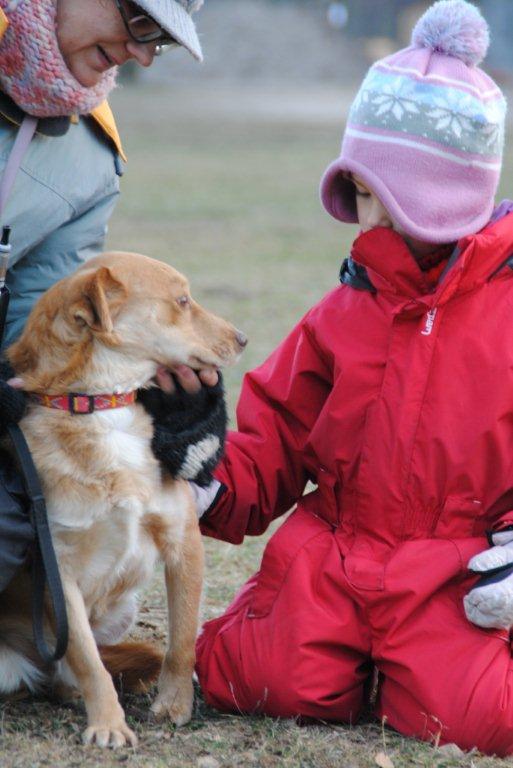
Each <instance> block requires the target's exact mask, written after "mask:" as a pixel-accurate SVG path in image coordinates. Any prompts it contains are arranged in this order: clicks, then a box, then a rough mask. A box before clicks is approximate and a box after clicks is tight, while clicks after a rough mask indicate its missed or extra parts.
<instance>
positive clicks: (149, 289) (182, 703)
mask: <svg viewBox="0 0 513 768" xmlns="http://www.w3.org/2000/svg"><path fill="white" fill-rule="evenodd" d="M245 343H246V340H245V338H244V336H243V335H242V334H240V333H239V332H238V331H237V330H236V329H235V328H234V327H233V326H231V325H229V324H228V323H226V322H225V321H224V320H221V319H219V318H217V317H214V316H213V315H211V314H209V313H207V312H206V311H205V310H203V309H202V308H201V307H199V306H198V304H196V303H195V302H194V301H193V300H192V299H191V297H190V293H189V287H188V284H187V281H186V280H185V278H184V277H182V275H180V274H179V273H178V272H176V271H175V270H174V269H172V268H171V267H168V266H166V265H164V264H162V263H160V262H157V261H154V260H153V259H149V258H147V257H145V256H139V255H136V254H130V253H111V254H105V255H103V256H100V257H98V258H96V259H93V260H92V261H89V262H88V263H87V264H86V265H84V266H83V267H82V268H81V269H79V270H78V272H76V273H75V274H74V275H72V276H71V277H69V278H66V279H64V280H61V281H60V282H59V283H57V284H56V285H55V286H54V287H53V288H52V289H51V290H50V291H48V292H47V293H46V294H45V295H44V296H43V297H42V298H41V299H40V301H39V302H38V304H37V305H36V307H35V308H34V310H33V311H32V313H31V315H30V318H29V320H28V322H27V326H26V329H25V331H24V333H23V336H22V337H21V339H20V340H19V341H18V342H17V343H16V344H14V345H13V347H11V349H10V350H9V358H10V360H11V362H12V364H13V366H14V368H15V370H16V373H17V374H18V375H19V376H22V377H23V379H24V382H25V388H26V390H27V391H28V392H34V393H44V394H47V395H60V394H62V393H69V392H80V393H87V394H89V395H95V394H105V393H124V392H131V391H133V390H137V389H138V388H140V387H141V386H144V385H145V384H147V383H148V382H149V381H150V380H151V379H152V377H154V376H155V373H156V371H157V368H158V366H159V365H164V366H166V367H169V368H171V367H173V366H176V365H177V364H180V363H181V364H186V365H190V366H191V367H193V368H200V367H205V366H215V367H219V366H223V365H227V364H229V363H232V362H233V361H234V360H235V359H236V358H237V356H238V355H239V354H240V352H241V350H242V348H243V346H244V345H245ZM21 426H22V429H23V431H24V433H25V436H26V438H27V441H28V443H29V445H30V448H31V451H32V454H33V457H34V461H35V464H36V467H37V469H38V472H39V475H40V479H41V482H42V484H43V489H44V493H45V497H46V501H47V507H48V516H49V520H50V525H51V529H52V534H53V540H54V545H55V549H56V554H57V559H58V562H59V569H60V573H61V577H62V582H63V587H64V592H65V598H66V605H67V612H68V621H69V630H70V639H69V646H68V650H67V653H66V655H65V658H64V661H63V662H61V663H60V664H59V665H57V668H56V669H55V670H51V671H49V670H45V669H41V668H40V667H39V666H38V661H37V655H36V653H35V651H34V648H33V645H32V639H31V638H32V629H31V622H30V618H29V613H28V604H29V594H28V592H29V588H28V581H27V576H26V574H20V576H19V577H17V578H16V579H15V581H14V582H13V583H12V584H11V585H10V587H9V588H8V590H7V591H6V592H5V593H3V594H2V595H0V691H3V692H4V693H5V692H9V691H13V690H16V689H17V688H19V687H20V686H22V685H25V686H26V687H28V688H29V689H36V688H38V687H40V686H41V685H42V684H45V683H46V684H48V683H49V682H50V677H52V676H53V678H54V679H53V681H52V682H53V683H54V684H55V683H57V684H60V685H61V686H67V687H69V686H75V687H78V689H79V691H80V693H81V694H82V696H83V698H84V701H85V706H86V710H87V720H88V726H87V730H86V731H85V733H84V741H85V742H86V743H92V742H95V743H97V744H99V745H100V746H107V745H111V746H121V745H123V744H125V743H126V742H129V743H130V744H132V745H133V744H135V743H136V736H135V734H134V733H133V732H132V731H131V730H130V728H128V726H127V724H126V722H125V715H124V712H123V709H122V708H121V706H120V704H119V701H118V697H117V695H116V691H115V688H114V685H113V681H112V678H111V676H110V674H109V673H108V672H107V670H106V669H105V667H104V665H103V663H102V660H101V657H100V653H99V651H98V647H97V645H98V644H106V645H112V644H113V643H116V642H117V640H118V639H119V638H120V637H121V636H122V635H123V634H124V633H125V632H126V631H127V629H128V628H129V627H130V626H131V625H132V623H133V621H134V618H135V615H136V610H137V592H138V590H140V588H141V587H142V586H143V585H144V584H146V583H147V581H148V580H149V578H150V577H151V576H152V574H153V570H154V566H155V563H156V561H157V560H158V559H159V558H161V559H162V560H163V562H164V564H165V574H166V587H167V595H168V610H169V646H168V649H167V652H166V655H165V658H164V661H163V664H162V669H161V671H160V676H159V683H158V696H157V699H156V701H155V702H154V704H153V707H152V709H153V711H154V712H155V713H156V714H157V715H160V716H169V717H170V718H171V720H172V721H173V722H174V723H176V724H177V725H181V724H183V723H186V722H187V721H188V720H189V719H190V717H191V711H192V703H193V688H192V672H193V667H194V660H195V653H194V644H195V638H196V633H197V626H198V610H199V600H200V592H201V584H202V568H203V550H202V542H201V537H200V533H199V528H198V524H197V520H196V514H195V510H194V505H193V502H192V498H191V496H190V491H189V487H188V484H187V483H185V482H183V481H172V480H170V479H169V478H165V477H163V476H162V472H161V468H160V466H159V464H158V462H157V460H156V459H155V458H154V456H153V454H152V451H151V447H150V443H151V438H152V433H153V429H152V420H151V417H150V416H149V415H148V414H147V413H146V412H145V410H144V409H143V407H142V406H141V405H138V404H137V403H135V404H133V405H130V406H128V407H122V408H117V409H113V410H106V411H98V412H95V413H92V414H87V415H73V414H71V413H67V412H63V411H60V410H53V409H51V408H47V407H44V405H41V404H39V403H32V404H31V405H30V406H29V409H28V412H27V415H26V416H25V417H24V418H23V421H22V424H21ZM49 631H50V630H49ZM106 655H107V656H109V653H108V650H107V653H106ZM110 655H111V657H112V658H114V659H115V657H116V653H115V652H114V653H113V652H111V653H110ZM118 655H119V654H118ZM135 655H137V653H136V654H135ZM153 661H154V660H153ZM117 662H119V659H117ZM125 662H126V659H125ZM114 666H116V662H115V663H114ZM127 666H128V670H127V671H130V670H129V664H128V665H127V664H126V663H125V664H124V667H125V668H127ZM117 667H118V668H123V663H121V664H119V663H117Z"/></svg>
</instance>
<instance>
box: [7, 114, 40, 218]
mask: <svg viewBox="0 0 513 768" xmlns="http://www.w3.org/2000/svg"><path fill="white" fill-rule="evenodd" d="M36 127H37V117H32V116H31V115H25V117H24V118H23V122H22V124H21V126H20V128H19V130H18V133H17V135H16V139H15V140H14V144H13V146H12V149H11V152H10V155H9V158H8V160H7V163H6V166H5V170H4V174H3V176H2V180H1V181H0V215H1V214H2V211H3V210H4V208H5V204H6V202H7V198H8V197H9V195H10V193H11V189H12V186H13V184H14V180H15V178H16V174H17V173H18V170H19V167H20V165H21V162H22V160H23V157H24V155H25V152H26V151H27V149H28V146H29V144H30V142H31V141H32V137H33V135H34V133H35V131H36Z"/></svg>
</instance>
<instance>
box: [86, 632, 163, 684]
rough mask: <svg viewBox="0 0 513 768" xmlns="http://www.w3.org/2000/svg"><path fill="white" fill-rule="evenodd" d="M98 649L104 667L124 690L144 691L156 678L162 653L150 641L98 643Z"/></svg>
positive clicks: (160, 664)
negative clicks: (113, 643)
mask: <svg viewBox="0 0 513 768" xmlns="http://www.w3.org/2000/svg"><path fill="white" fill-rule="evenodd" d="M98 650H99V652H100V656H101V659H102V661H103V664H104V666H105V669H106V670H107V672H109V673H110V674H111V675H112V677H113V679H114V682H115V683H116V684H117V685H118V686H119V687H121V688H122V689H123V690H124V691H129V692H130V693H145V692H146V691H147V690H148V688H149V687H150V686H151V685H152V683H154V682H155V681H156V680H157V677H158V675H159V672H160V668H161V666H162V659H163V654H162V652H161V651H160V650H159V649H158V648H155V646H154V645H152V644H151V643H144V642H127V643H118V644H117V645H100V646H98Z"/></svg>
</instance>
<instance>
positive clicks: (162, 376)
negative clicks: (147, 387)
mask: <svg viewBox="0 0 513 768" xmlns="http://www.w3.org/2000/svg"><path fill="white" fill-rule="evenodd" d="M173 377H176V380H177V381H178V383H179V384H180V386H181V387H182V388H183V389H184V390H185V391H186V392H187V394H188V395H196V394H197V393H198V392H199V391H200V389H201V387H202V385H205V386H206V387H215V385H216V384H217V382H218V381H219V374H218V373H217V371H216V369H215V368H202V370H201V371H199V372H198V373H196V371H193V369H192V368H189V366H188V365H178V366H177V367H176V368H173V371H170V370H168V369H167V368H164V366H160V367H159V369H158V370H157V375H156V377H155V378H156V379H157V384H158V385H159V387H160V388H161V390H162V391H163V392H165V393H166V394H168V395H172V394H174V393H175V392H176V384H175V381H174V378H173Z"/></svg>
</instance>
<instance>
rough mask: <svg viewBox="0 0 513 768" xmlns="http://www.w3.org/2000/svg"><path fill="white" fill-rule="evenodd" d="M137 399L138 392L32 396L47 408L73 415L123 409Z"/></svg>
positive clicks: (33, 394) (70, 393) (34, 394)
mask: <svg viewBox="0 0 513 768" xmlns="http://www.w3.org/2000/svg"><path fill="white" fill-rule="evenodd" d="M136 397H137V392H136V391H133V392H124V393H123V394H121V395H82V394H79V393H76V392H69V393H68V394H66V395H39V394H36V393H32V394H31V398H32V400H35V401H36V402H37V403H39V404H40V405H44V406H46V408H57V409H58V410H59V411H68V412H69V413H73V414H85V413H94V412H95V411H107V410H109V409H110V408H123V407H124V406H126V405H133V403H135V399H136Z"/></svg>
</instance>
